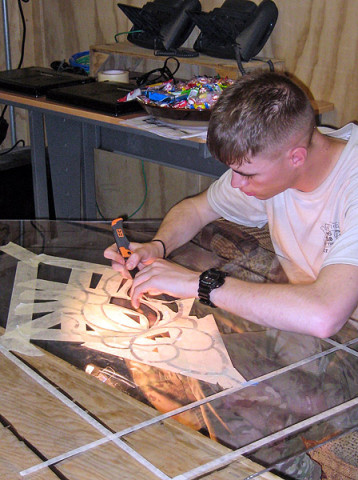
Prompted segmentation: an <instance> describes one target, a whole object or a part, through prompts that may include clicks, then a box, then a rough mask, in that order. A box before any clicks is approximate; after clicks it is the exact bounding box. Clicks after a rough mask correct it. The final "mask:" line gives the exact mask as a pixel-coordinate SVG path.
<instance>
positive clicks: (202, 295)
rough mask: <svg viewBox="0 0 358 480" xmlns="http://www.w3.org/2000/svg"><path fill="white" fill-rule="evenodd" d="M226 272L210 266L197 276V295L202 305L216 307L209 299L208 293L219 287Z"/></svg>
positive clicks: (223, 281) (222, 283)
mask: <svg viewBox="0 0 358 480" xmlns="http://www.w3.org/2000/svg"><path fill="white" fill-rule="evenodd" d="M227 275H228V274H227V273H226V272H222V271H221V270H218V269H217V268H210V269H209V270H206V271H205V272H203V273H202V274H201V275H200V277H199V289H198V297H199V301H200V302H201V303H203V304H204V305H208V306H209V307H213V308H216V305H214V303H213V302H212V301H211V300H210V294H211V292H212V291H213V290H214V289H215V288H219V287H221V286H222V285H224V283H225V278H226V277H227Z"/></svg>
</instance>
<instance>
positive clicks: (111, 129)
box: [0, 90, 333, 220]
mask: <svg viewBox="0 0 358 480" xmlns="http://www.w3.org/2000/svg"><path fill="white" fill-rule="evenodd" d="M0 103H4V104H8V105H12V106H14V107H18V108H22V109H25V110H27V111H28V115H29V130H30V142H31V159H32V172H33V186H34V204H35V213H36V218H49V196H48V176H50V178H51V185H52V191H53V198H54V208H55V216H56V218H57V219H73V220H76V219H96V218H97V211H96V192H95V175H94V150H95V149H102V150H108V151H113V152H117V153H121V154H125V155H128V156H130V157H135V158H138V159H142V160H144V161H149V162H155V163H158V164H160V165H165V166H169V167H174V168H176V169H181V170H184V171H188V172H192V173H197V174H201V175H206V176H208V177H213V178H217V177H219V176H220V175H221V174H222V173H223V172H224V171H225V170H226V168H227V167H226V166H225V165H223V164H221V163H220V162H218V161H216V160H215V159H214V158H212V156H211V155H210V152H209V151H208V149H207V147H206V143H205V141H204V140H197V139H195V138H193V139H187V140H180V141H178V140H171V139H166V138H163V137H160V136H158V135H155V134H153V133H149V132H146V131H143V130H139V129H135V128H130V127H128V126H126V125H125V120H126V117H113V116H111V115H106V114H102V113H98V112H94V111H90V110H87V109H83V108H77V107H72V106H68V105H65V104H61V103H56V102H53V101H49V100H47V99H46V98H44V97H39V98H34V97H30V96H27V95H21V94H18V93H13V92H9V91H4V90H1V91H0ZM313 105H314V108H315V111H316V113H317V115H320V114H321V113H323V112H325V111H328V110H330V109H333V104H331V103H329V102H324V101H317V102H315V103H314V104H313ZM46 146H47V147H48V148H47V151H46ZM47 155H48V162H49V171H48V169H47V166H46V162H47V160H46V158H47Z"/></svg>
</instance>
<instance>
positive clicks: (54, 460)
mask: <svg viewBox="0 0 358 480" xmlns="http://www.w3.org/2000/svg"><path fill="white" fill-rule="evenodd" d="M337 350H338V348H332V349H330V350H326V351H325V352H321V353H317V354H315V355H312V356H311V357H309V358H305V359H303V360H300V361H299V362H296V363H295V364H292V365H288V366H286V367H283V368H281V369H280V370H276V371H274V372H270V373H267V374H265V375H262V376H261V377H258V378H255V379H254V380H249V381H247V382H246V383H244V384H242V385H240V386H237V387H233V388H229V389H227V390H222V391H221V392H218V393H215V394H213V395H211V396H209V397H206V398H203V399H201V400H197V401H196V402H192V403H190V404H188V405H184V406H183V407H180V408H177V409H175V410H172V411H170V412H168V413H164V414H162V415H158V416H156V417H153V418H152V419H150V420H147V421H145V422H142V423H138V424H137V425H133V426H131V427H128V428H126V429H124V430H122V431H120V432H117V433H113V434H111V435H108V436H107V437H106V438H103V439H100V440H97V441H94V442H91V443H88V444H87V445H84V446H83V447H80V449H74V450H70V451H68V452H67V453H65V454H63V455H60V456H57V457H53V458H51V459H49V460H47V461H46V462H43V463H40V464H38V465H36V466H35V467H31V468H30V469H27V470H24V471H23V472H20V475H22V476H25V475H28V474H30V473H33V471H37V470H40V469H42V468H45V467H47V466H50V465H54V464H56V463H58V462H59V461H61V460H65V459H66V458H70V457H72V456H73V455H76V454H78V453H82V452H83V451H85V450H91V449H92V448H96V447H98V446H100V445H103V444H104V443H107V442H109V441H113V440H114V439H117V438H119V437H123V436H125V435H129V434H131V433H134V432H136V431H138V430H141V429H143V428H147V427H150V426H151V425H154V424H156V423H159V422H162V421H164V420H167V419H168V418H171V417H173V416H175V415H179V414H181V413H184V412H186V411H187V410H191V409H193V408H196V407H200V406H201V405H205V404H206V403H209V402H213V401H214V400H217V399H219V398H221V397H225V396H227V395H231V394H232V393H235V392H237V391H239V390H242V389H243V388H245V387H249V386H251V385H255V384H256V383H260V382H262V381H265V380H267V379H269V378H272V377H275V376H277V375H279V374H281V373H285V372H287V371H289V370H292V369H294V368H297V367H298V366H302V365H305V364H306V363H309V362H311V361H313V360H317V359H318V358H321V357H323V356H325V355H327V354H329V353H332V352H335V351H337ZM357 401H358V400H357ZM323 413H325V412H323ZM278 433H280V432H278ZM265 438H267V437H265ZM265 438H264V439H262V440H265ZM269 441H270V440H269ZM269 441H268V442H269ZM268 442H267V443H268ZM233 453H236V451H235V452H233ZM240 455H241V454H240ZM240 455H239V454H238V455H237V457H239V456H240ZM224 457H225V458H226V456H225V455H224ZM221 458H223V457H220V458H219V459H217V460H216V461H220V459H221ZM234 460H237V458H236V457H235V458H234V459H233V460H232V461H234ZM209 463H210V465H211V463H212V462H209ZM228 463H230V461H229V462H228ZM228 463H224V465H223V466H225V465H227V464H228ZM206 465H207V464H206ZM204 466H205V465H204ZM215 468H217V467H216V466H215V467H214V468H213V469H215ZM34 469H36V470H34ZM187 473H190V472H187ZM184 478H185V477H184ZM190 478H194V477H190ZM176 480H178V479H176Z"/></svg>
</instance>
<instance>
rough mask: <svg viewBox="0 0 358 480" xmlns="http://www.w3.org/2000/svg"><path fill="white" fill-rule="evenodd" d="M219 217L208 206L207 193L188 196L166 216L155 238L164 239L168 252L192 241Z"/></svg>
mask: <svg viewBox="0 0 358 480" xmlns="http://www.w3.org/2000/svg"><path fill="white" fill-rule="evenodd" d="M216 218H218V215H216V214H215V213H214V212H213V211H212V210H211V209H210V207H209V206H208V203H207V200H206V193H202V194H200V195H198V196H196V197H193V198H187V199H185V200H183V201H181V202H180V203H178V204H177V205H175V206H174V207H173V208H172V209H171V210H169V212H168V213H167V215H166V216H165V218H164V220H163V222H162V224H161V225H160V227H159V229H158V231H157V233H156V234H155V236H154V238H158V239H160V240H162V241H163V242H164V244H165V247H166V252H167V254H169V253H171V252H172V251H173V250H175V249H176V248H178V247H180V246H182V245H184V244H185V243H186V242H188V241H190V240H191V239H192V238H193V237H195V235H196V234H197V233H198V232H200V230H201V229H202V228H203V227H204V226H205V225H207V224H208V223H210V222H211V221H213V220H215V219H216Z"/></svg>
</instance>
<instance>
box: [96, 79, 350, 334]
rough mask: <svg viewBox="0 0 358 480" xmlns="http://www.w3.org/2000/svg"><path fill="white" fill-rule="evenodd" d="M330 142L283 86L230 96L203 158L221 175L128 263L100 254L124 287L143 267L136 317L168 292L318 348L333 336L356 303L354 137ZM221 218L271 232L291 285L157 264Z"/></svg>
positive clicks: (221, 105)
mask: <svg viewBox="0 0 358 480" xmlns="http://www.w3.org/2000/svg"><path fill="white" fill-rule="evenodd" d="M325 133H326V134H323V132H322V131H319V130H318V129H317V128H316V127H315V118H314V112H313V110H312V107H311V104H310V101H309V99H308V98H307V96H306V95H305V94H304V92H303V91H302V90H301V89H300V88H299V87H298V86H297V85H296V84H294V83H293V82H292V81H291V80H290V79H288V78H287V77H286V76H285V75H282V74H279V73H271V72H263V73H262V72H261V73H258V74H257V73H256V74H252V75H247V76H244V77H242V78H240V79H239V80H238V81H237V82H236V83H235V84H234V85H233V86H231V87H229V88H228V89H227V90H226V91H225V92H224V93H223V94H222V95H221V96H220V98H219V100H218V102H217V104H216V105H215V107H214V109H213V112H212V115H211V119H210V124H209V129H208V146H209V149H210V151H211V153H212V155H213V156H214V157H215V158H217V159H218V160H220V161H221V162H223V163H225V164H226V165H228V167H229V169H228V171H227V172H226V173H224V175H223V176H222V177H221V178H220V179H218V180H217V181H216V182H214V183H213V184H212V185H211V186H210V187H209V189H208V190H207V191H206V192H204V193H201V194H199V195H198V196H196V197H193V198H188V199H185V200H183V201H182V202H180V203H179V204H178V205H176V206H175V207H173V208H172V209H171V210H170V211H169V213H168V214H167V215H166V217H165V218H164V220H163V222H162V224H161V226H160V228H159V230H158V232H157V234H156V236H155V238H154V241H151V242H149V243H145V244H138V243H132V244H131V248H132V249H133V252H134V253H133V254H132V256H131V257H130V259H129V260H128V261H127V264H125V263H124V260H123V259H122V257H121V256H120V255H119V254H118V252H117V249H116V247H115V246H111V247H109V248H108V249H107V250H106V251H105V257H106V258H109V259H111V260H112V265H113V268H115V269H116V270H119V271H120V272H122V274H123V275H125V276H127V277H128V270H130V269H132V268H134V267H135V266H137V265H138V266H139V269H140V272H139V273H138V274H137V275H136V277H135V279H134V281H133V286H132V290H131V296H132V303H133V305H134V307H138V306H139V303H140V298H141V296H142V295H143V294H144V293H147V292H148V293H150V294H157V293H168V294H171V295H174V296H177V297H182V298H183V297H197V298H198V297H199V298H201V300H202V301H203V302H204V303H207V304H212V305H214V306H217V307H220V308H223V309H225V310H227V311H230V312H232V313H234V314H237V315H239V316H242V317H244V318H246V319H249V320H252V321H253V322H256V323H258V324H261V325H264V326H268V327H274V328H279V329H282V330H288V331H293V332H301V333H306V334H309V335H314V336H317V337H320V338H325V337H328V336H331V335H333V334H334V333H336V332H337V331H338V330H340V328H341V327H342V326H343V325H344V323H345V322H346V321H347V319H348V318H349V316H350V315H351V314H352V312H353V311H354V309H355V308H356V306H357V303H358V241H357V239H358V127H357V126H355V125H353V124H349V125H347V126H346V127H344V128H342V129H341V130H337V131H328V132H325ZM220 217H224V218H225V219H227V220H229V221H232V222H235V223H239V224H242V225H246V226H257V227H261V226H263V225H265V224H266V223H267V222H268V225H269V228H270V235H271V239H272V242H273V245H274V248H275V252H276V253H277V254H278V255H280V256H281V257H283V258H284V259H287V260H288V261H289V263H291V264H292V265H293V266H294V271H295V273H293V270H292V271H291V270H290V269H288V270H287V271H286V273H287V275H288V278H289V280H290V283H289V284H256V283H249V282H245V281H242V280H239V279H235V278H232V277H228V276H225V275H224V274H222V272H219V271H214V272H212V271H209V272H208V273H206V274H203V275H201V274H202V272H195V271H191V270H189V269H186V268H183V267H181V266H178V265H175V264H173V263H172V262H168V261H166V260H163V259H162V258H163V256H165V254H169V253H170V252H172V251H173V250H174V249H175V248H177V247H179V246H181V245H183V244H184V243H185V242H187V241H189V240H190V239H192V238H193V237H194V236H195V235H196V234H197V233H198V232H199V231H200V230H201V229H202V228H203V227H204V226H205V225H207V224H208V223H210V222H212V221H214V220H216V219H218V218H220ZM158 240H159V241H158ZM165 250H166V251H165ZM297 272H298V273H299V275H297Z"/></svg>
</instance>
